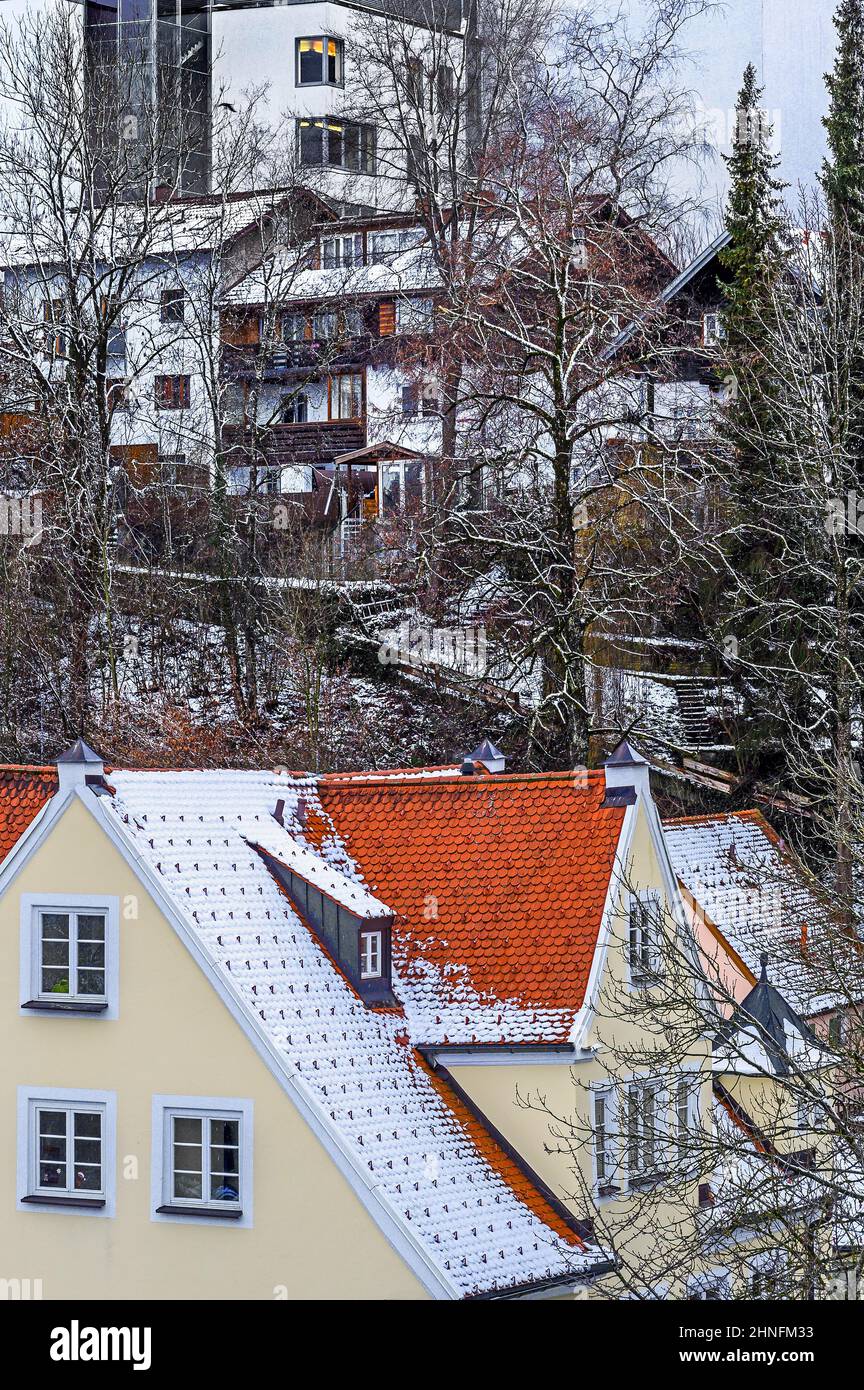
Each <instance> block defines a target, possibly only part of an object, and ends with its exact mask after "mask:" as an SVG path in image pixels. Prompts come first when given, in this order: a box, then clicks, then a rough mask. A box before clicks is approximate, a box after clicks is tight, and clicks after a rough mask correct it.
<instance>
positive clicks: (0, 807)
mask: <svg viewBox="0 0 864 1390" xmlns="http://www.w3.org/2000/svg"><path fill="white" fill-rule="evenodd" d="M56 790H57V769H56V767H0V860H3V859H5V858H6V855H7V854H8V853H9V851H10V850H11V849H12V847H13V845H14V844H15V843H16V841H17V840H18V839H19V838H20V836H21V835H23V833H24V831H25V830H26V829H27V827H28V825H29V824H30V822H31V821H32V819H33V817H34V816H35V815H37V813H38V812H39V811H41V809H42V807H43V806H44V805H45V803H46V801H48V800H49V799H50V798H51V797H52V796H53V795H54V793H55V792H56Z"/></svg>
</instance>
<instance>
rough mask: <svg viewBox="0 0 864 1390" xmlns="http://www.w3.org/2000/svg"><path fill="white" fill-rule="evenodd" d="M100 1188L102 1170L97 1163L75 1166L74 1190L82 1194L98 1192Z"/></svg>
mask: <svg viewBox="0 0 864 1390" xmlns="http://www.w3.org/2000/svg"><path fill="white" fill-rule="evenodd" d="M101 1187H102V1168H101V1166H100V1165H99V1164H98V1163H95V1164H90V1163H82V1164H77V1163H76V1165H75V1188H76V1190H79V1191H82V1192H98V1191H99V1190H100V1188H101Z"/></svg>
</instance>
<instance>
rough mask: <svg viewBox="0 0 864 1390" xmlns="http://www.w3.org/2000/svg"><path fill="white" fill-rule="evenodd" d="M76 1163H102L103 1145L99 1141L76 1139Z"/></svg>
mask: <svg viewBox="0 0 864 1390" xmlns="http://www.w3.org/2000/svg"><path fill="white" fill-rule="evenodd" d="M74 1154H75V1163H76V1165H77V1164H79V1163H87V1164H90V1163H97V1164H98V1163H101V1162H102V1145H101V1143H100V1142H99V1140H98V1139H76V1140H75V1148H74Z"/></svg>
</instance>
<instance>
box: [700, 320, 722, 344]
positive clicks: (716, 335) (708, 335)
mask: <svg viewBox="0 0 864 1390" xmlns="http://www.w3.org/2000/svg"><path fill="white" fill-rule="evenodd" d="M725 338H726V325H725V323H724V322H723V315H722V314H716V313H715V314H703V315H702V345H703V347H717V345H718V343H722V342H724V341H725Z"/></svg>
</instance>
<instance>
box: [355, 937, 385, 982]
mask: <svg viewBox="0 0 864 1390" xmlns="http://www.w3.org/2000/svg"><path fill="white" fill-rule="evenodd" d="M383 960H384V954H383V942H382V933H381V932H380V931H361V933H360V979H361V980H380V978H381V975H382V971H383Z"/></svg>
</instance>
